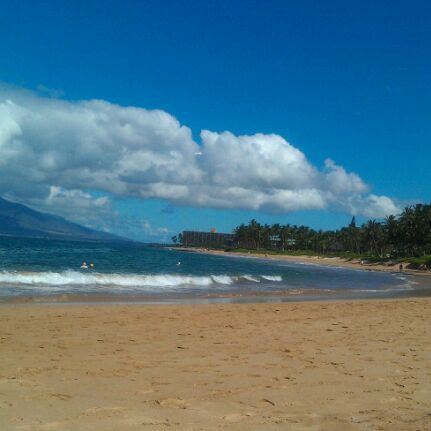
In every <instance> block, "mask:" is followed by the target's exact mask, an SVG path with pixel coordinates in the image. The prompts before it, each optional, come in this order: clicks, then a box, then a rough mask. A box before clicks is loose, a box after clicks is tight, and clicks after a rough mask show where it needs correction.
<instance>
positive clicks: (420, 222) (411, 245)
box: [234, 204, 431, 259]
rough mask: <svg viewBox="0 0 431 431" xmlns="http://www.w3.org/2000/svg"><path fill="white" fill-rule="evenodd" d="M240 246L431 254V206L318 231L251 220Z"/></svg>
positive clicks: (240, 232) (238, 233)
mask: <svg viewBox="0 0 431 431" xmlns="http://www.w3.org/2000/svg"><path fill="white" fill-rule="evenodd" d="M234 233H235V242H236V244H237V245H238V247H240V248H246V249H254V250H263V249H265V250H276V251H278V252H298V251H299V250H303V251H304V250H309V251H312V252H314V253H319V254H328V253H337V254H343V253H349V254H350V255H361V256H363V255H367V256H370V257H376V258H380V259H382V258H400V257H420V256H425V255H430V254H431V205H426V204H417V205H414V206H410V207H407V208H405V209H404V211H403V212H402V213H401V214H400V215H399V216H398V217H396V216H393V215H391V216H389V217H387V218H386V219H385V220H383V221H376V220H369V221H367V222H366V223H364V224H363V225H362V226H356V221H355V217H353V219H352V221H351V223H350V224H349V225H348V226H346V227H344V228H342V229H340V230H335V231H323V230H319V231H316V230H314V229H311V228H309V227H306V226H296V225H293V226H292V225H289V224H287V225H280V224H273V225H267V224H264V225H262V224H260V223H259V222H257V221H256V220H254V219H253V220H251V221H250V222H249V223H248V224H241V225H240V226H238V227H237V228H236V229H235V231H234Z"/></svg>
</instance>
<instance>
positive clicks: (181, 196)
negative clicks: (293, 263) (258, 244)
mask: <svg viewBox="0 0 431 431" xmlns="http://www.w3.org/2000/svg"><path fill="white" fill-rule="evenodd" d="M92 190H93V191H94V190H97V191H98V192H99V193H102V194H107V195H111V194H112V195H114V196H120V197H127V196H129V197H139V198H143V199H147V198H158V199H164V200H166V201H168V202H169V203H174V204H180V205H190V206H198V207H199V206H200V207H214V208H244V209H254V210H259V209H263V210H267V211H272V212H286V211H295V210H301V209H334V210H337V211H339V210H341V211H348V212H350V213H352V214H363V215H366V216H372V217H382V216H384V215H387V214H389V213H394V212H397V211H398V208H397V206H396V204H395V203H394V202H393V201H392V200H391V199H390V198H388V197H386V196H377V195H374V194H370V187H369V186H368V185H367V184H366V183H365V182H364V181H363V180H362V179H361V178H360V177H359V176H358V175H357V174H355V173H351V172H347V171H346V170H345V169H344V168H343V167H342V166H338V165H337V164H336V163H335V162H334V161H332V160H331V159H328V160H326V162H325V167H324V168H323V169H318V168H317V167H316V166H313V165H312V164H311V163H310V162H309V161H308V160H307V158H306V156H305V154H304V153H303V152H301V151H300V150H299V149H298V148H295V147H294V146H292V145H291V144H289V143H288V142H287V141H286V140H285V139H284V138H283V137H281V136H279V135H274V134H270V135H264V134H255V135H251V136H236V135H234V134H232V133H230V132H223V133H216V132H212V131H208V130H203V131H202V132H201V134H200V141H199V142H195V141H194V140H193V137H192V133H191V130H190V129H189V128H188V127H187V126H184V125H182V124H180V122H179V121H178V120H177V119H176V118H175V117H173V116H172V115H170V114H169V113H167V112H165V111H162V110H147V109H143V108H136V107H124V106H119V105H115V104H112V103H109V102H106V101H103V100H89V101H65V100H60V99H56V98H55V97H49V98H48V97H41V96H39V95H37V94H35V93H32V92H29V91H26V90H22V89H11V88H7V87H3V88H0V195H3V196H13V197H14V198H15V199H16V200H21V201H23V202H27V203H33V205H34V206H38V207H40V208H48V209H49V208H55V209H59V210H61V211H63V215H67V216H69V218H70V214H73V209H72V208H73V207H75V208H78V211H80V210H82V211H83V213H91V212H93V213H94V214H96V215H97V214H99V215H100V214H103V213H104V212H107V211H109V210H110V201H109V199H108V198H107V197H103V198H98V199H94V198H93V197H92V195H91V194H89V191H92ZM84 209H85V210H84ZM72 218H73V217H72ZM75 220H76V215H75Z"/></svg>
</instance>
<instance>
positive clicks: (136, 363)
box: [0, 299, 431, 431]
mask: <svg viewBox="0 0 431 431" xmlns="http://www.w3.org/2000/svg"><path fill="white" fill-rule="evenodd" d="M430 312H431V300H430V299H414V300H412V299H409V300H385V301H380V300H376V301H351V302H341V301H340V302H314V303H306V302H303V303H278V304H229V305H216V304H212V305H95V304H92V305H55V306H39V305H32V306H17V305H15V306H2V307H0V333H1V340H0V342H1V344H0V429H1V430H2V431H3V430H4V431H7V430H31V431H39V430H61V431H65V430H74V431H75V430H91V431H98V430H103V431H109V430H112V431H114V430H115V431H117V430H120V431H121V430H165V429H178V430H216V429H217V430H220V429H226V430H273V429H274V430H430V429H431V325H430V323H429V317H430Z"/></svg>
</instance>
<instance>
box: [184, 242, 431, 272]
mask: <svg viewBox="0 0 431 431" xmlns="http://www.w3.org/2000/svg"><path fill="white" fill-rule="evenodd" d="M178 249H179V250H182V251H185V252H191V253H205V254H213V255H220V256H233V257H235V256H237V257H238V256H241V257H254V258H258V259H265V260H284V261H288V262H297V263H306V264H312V265H324V266H338V267H343V268H351V269H361V270H364V271H384V272H399V271H400V268H399V265H398V264H392V265H389V264H388V265H384V264H380V263H368V262H364V261H361V260H358V259H344V258H341V257H335V256H334V257H327V256H306V255H301V256H294V255H287V254H265V253H253V252H249V253H240V252H231V251H225V250H211V249H205V248H198V247H184V248H181V247H178ZM402 272H404V273H406V274H412V275H431V271H429V270H417V269H407V268H406V264H403V270H402Z"/></svg>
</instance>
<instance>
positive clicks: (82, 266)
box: [81, 260, 88, 269]
mask: <svg viewBox="0 0 431 431" xmlns="http://www.w3.org/2000/svg"><path fill="white" fill-rule="evenodd" d="M81 269H88V266H87V262H86V261H85V260H84V262H82V265H81Z"/></svg>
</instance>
